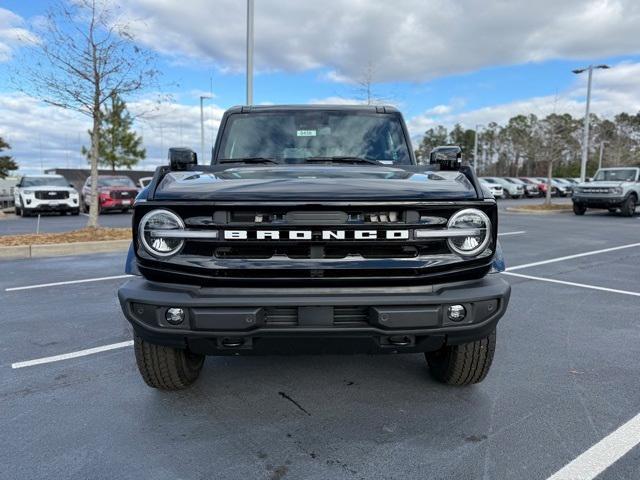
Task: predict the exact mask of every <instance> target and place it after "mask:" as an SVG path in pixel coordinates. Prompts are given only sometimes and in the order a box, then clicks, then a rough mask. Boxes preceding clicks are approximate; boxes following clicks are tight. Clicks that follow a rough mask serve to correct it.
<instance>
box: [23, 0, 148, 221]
mask: <svg viewBox="0 0 640 480" xmlns="http://www.w3.org/2000/svg"><path fill="white" fill-rule="evenodd" d="M118 14H119V11H118V10H117V9H116V8H115V7H113V6H112V2H110V1H109V0H73V1H69V2H65V1H63V0H59V1H58V2H57V3H56V4H55V5H54V6H53V7H52V8H51V9H49V11H48V12H47V14H46V16H45V19H44V21H43V22H42V27H41V30H40V31H38V32H37V34H38V41H36V42H32V43H31V44H30V46H29V47H28V49H27V51H26V54H27V55H28V56H29V60H28V61H26V62H20V63H21V65H23V66H24V70H23V71H21V72H20V77H19V81H20V83H17V86H18V88H19V89H20V90H22V91H23V92H25V93H27V94H30V95H35V96H36V97H38V98H40V99H42V100H43V101H44V102H46V103H48V104H50V105H55V106H58V107H62V108H66V109H70V110H75V111H77V112H80V113H82V114H83V115H86V116H88V117H89V118H91V120H92V129H91V150H90V154H89V159H90V162H91V204H90V205H91V206H90V211H89V221H88V223H87V226H89V227H97V226H98V160H99V158H98V157H99V148H98V146H99V144H100V122H101V107H102V106H103V104H104V103H105V102H106V101H107V100H109V99H110V98H112V97H115V96H119V97H124V96H126V95H128V94H131V93H134V92H137V91H140V90H142V89H144V88H147V87H149V86H151V85H152V84H153V83H154V82H155V80H156V79H157V78H158V71H157V70H156V69H155V67H154V64H155V56H154V55H153V54H151V53H150V52H149V51H147V50H144V49H142V48H140V47H139V46H137V45H136V44H135V43H134V36H133V34H132V32H131V28H130V24H128V23H126V22H123V21H122V19H121V18H119V15H118Z"/></svg>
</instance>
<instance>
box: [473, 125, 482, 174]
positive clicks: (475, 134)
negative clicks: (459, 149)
mask: <svg viewBox="0 0 640 480" xmlns="http://www.w3.org/2000/svg"><path fill="white" fill-rule="evenodd" d="M481 127H482V125H478V124H476V129H475V131H474V132H473V167H474V168H475V169H476V171H477V170H478V131H479V130H480V128H481Z"/></svg>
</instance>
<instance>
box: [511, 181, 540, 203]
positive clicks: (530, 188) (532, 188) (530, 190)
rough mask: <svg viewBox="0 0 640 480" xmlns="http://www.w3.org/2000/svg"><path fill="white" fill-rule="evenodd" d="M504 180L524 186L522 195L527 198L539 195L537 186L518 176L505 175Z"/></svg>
mask: <svg viewBox="0 0 640 480" xmlns="http://www.w3.org/2000/svg"><path fill="white" fill-rule="evenodd" d="M505 180H506V181H507V182H511V183H513V184H514V185H522V188H524V195H525V197H527V198H531V197H539V196H540V191H539V190H538V186H537V185H534V184H533V183H528V182H525V181H524V180H520V179H519V178H515V177H505Z"/></svg>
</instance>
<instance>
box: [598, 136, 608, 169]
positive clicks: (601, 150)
mask: <svg viewBox="0 0 640 480" xmlns="http://www.w3.org/2000/svg"><path fill="white" fill-rule="evenodd" d="M607 143H609V142H605V141H604V140H602V141H601V142H600V157H599V158H598V170H600V169H601V168H602V155H603V153H604V146H605V145H606V144H607Z"/></svg>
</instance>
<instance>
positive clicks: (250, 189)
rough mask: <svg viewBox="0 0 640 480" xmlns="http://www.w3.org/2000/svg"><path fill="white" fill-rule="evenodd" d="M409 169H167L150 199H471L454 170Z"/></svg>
mask: <svg viewBox="0 0 640 480" xmlns="http://www.w3.org/2000/svg"><path fill="white" fill-rule="evenodd" d="M426 170H427V169H426V168H425V171H424V172H415V171H413V172H410V171H406V170H403V169H400V168H393V167H378V166H317V165H280V166H268V167H233V168H226V169H221V170H218V171H205V170H204V169H203V171H188V172H169V173H168V174H167V175H165V176H164V178H163V179H162V180H161V181H160V183H159V185H158V187H157V189H156V191H155V194H154V200H211V201H228V202H232V201H243V202H247V201H248V202H251V201H255V202H269V201H278V202H280V201H282V202H286V201H290V202H295V201H421V200H474V199H477V198H478V197H477V194H476V191H475V189H474V187H473V185H472V184H471V182H469V180H468V179H467V177H466V176H465V175H464V174H462V173H460V172H457V171H443V172H440V171H426Z"/></svg>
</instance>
